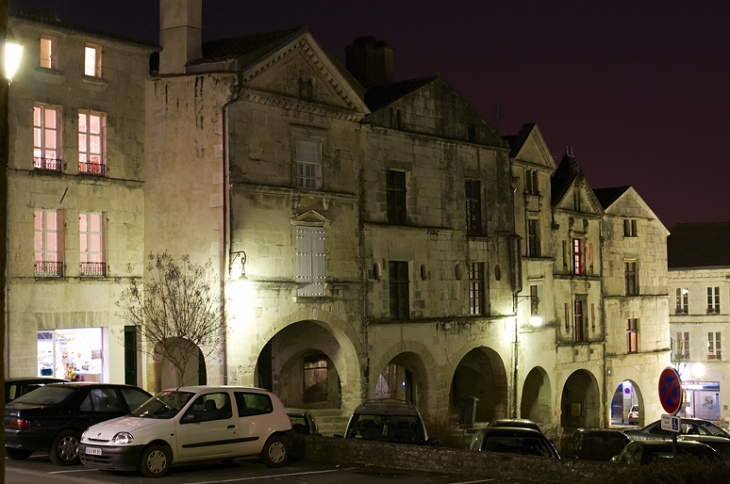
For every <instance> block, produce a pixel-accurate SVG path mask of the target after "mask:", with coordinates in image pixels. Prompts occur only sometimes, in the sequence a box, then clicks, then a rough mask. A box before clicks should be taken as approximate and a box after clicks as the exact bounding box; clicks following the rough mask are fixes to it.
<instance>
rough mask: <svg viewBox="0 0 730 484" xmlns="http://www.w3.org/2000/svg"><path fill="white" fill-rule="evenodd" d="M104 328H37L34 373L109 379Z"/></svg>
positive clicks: (63, 376) (99, 379) (88, 379)
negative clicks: (36, 354) (42, 329)
mask: <svg viewBox="0 0 730 484" xmlns="http://www.w3.org/2000/svg"><path fill="white" fill-rule="evenodd" d="M105 333H106V331H105V329H104V328H78V329H56V330H46V331H39V332H38V374H39V375H40V376H52V377H56V378H66V379H68V380H72V381H93V382H107V381H109V369H108V362H107V356H106V355H107V351H106V345H105V340H106V334H105Z"/></svg>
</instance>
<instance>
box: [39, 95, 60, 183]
mask: <svg viewBox="0 0 730 484" xmlns="http://www.w3.org/2000/svg"><path fill="white" fill-rule="evenodd" d="M60 118H61V109H60V108H58V107H55V106H48V105H45V104H36V105H35V106H33V166H34V167H35V168H37V169H39V170H53V171H61V168H62V167H63V162H62V160H61V150H60V148H61V146H60V145H61V126H60Z"/></svg>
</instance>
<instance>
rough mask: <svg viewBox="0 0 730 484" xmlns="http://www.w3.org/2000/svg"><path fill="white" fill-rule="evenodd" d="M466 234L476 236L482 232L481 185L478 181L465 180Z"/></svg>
mask: <svg viewBox="0 0 730 484" xmlns="http://www.w3.org/2000/svg"><path fill="white" fill-rule="evenodd" d="M464 185H465V187H464V191H465V192H466V233H467V234H470V235H478V234H481V232H482V188H481V186H482V184H481V182H480V181H479V180H466V182H465V183H464Z"/></svg>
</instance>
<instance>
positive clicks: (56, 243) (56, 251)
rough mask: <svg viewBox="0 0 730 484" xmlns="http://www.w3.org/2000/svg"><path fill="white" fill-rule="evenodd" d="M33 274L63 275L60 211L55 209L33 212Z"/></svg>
mask: <svg viewBox="0 0 730 484" xmlns="http://www.w3.org/2000/svg"><path fill="white" fill-rule="evenodd" d="M33 215H34V218H35V220H34V225H35V239H34V243H33V247H34V250H35V274H36V276H50V277H60V276H62V275H63V261H62V260H61V246H60V245H61V240H62V239H61V233H60V231H61V227H62V226H63V224H62V223H61V221H60V213H59V212H57V211H55V210H36V211H35V212H34V214H33Z"/></svg>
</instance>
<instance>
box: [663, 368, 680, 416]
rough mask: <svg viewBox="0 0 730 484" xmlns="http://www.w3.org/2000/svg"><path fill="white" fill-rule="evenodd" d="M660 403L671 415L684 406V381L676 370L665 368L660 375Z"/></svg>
mask: <svg viewBox="0 0 730 484" xmlns="http://www.w3.org/2000/svg"><path fill="white" fill-rule="evenodd" d="M659 401H660V402H661V403H662V407H664V411H665V412H667V413H669V414H671V415H674V414H676V413H677V412H678V411H679V408H680V407H681V406H682V380H681V378H679V373H677V370H675V369H674V368H665V369H664V370H663V371H662V373H661V375H659Z"/></svg>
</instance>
